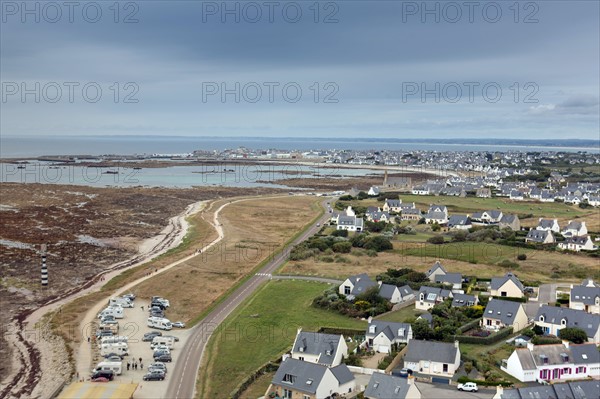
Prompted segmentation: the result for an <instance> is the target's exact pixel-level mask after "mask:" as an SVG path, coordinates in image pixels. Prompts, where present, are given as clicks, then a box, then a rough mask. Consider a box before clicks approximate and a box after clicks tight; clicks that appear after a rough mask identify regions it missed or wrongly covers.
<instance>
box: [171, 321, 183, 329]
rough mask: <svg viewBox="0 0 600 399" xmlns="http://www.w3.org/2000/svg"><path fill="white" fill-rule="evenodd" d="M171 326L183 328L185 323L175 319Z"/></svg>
mask: <svg viewBox="0 0 600 399" xmlns="http://www.w3.org/2000/svg"><path fill="white" fill-rule="evenodd" d="M173 327H177V328H185V323H184V322H183V321H176V322H175V323H173Z"/></svg>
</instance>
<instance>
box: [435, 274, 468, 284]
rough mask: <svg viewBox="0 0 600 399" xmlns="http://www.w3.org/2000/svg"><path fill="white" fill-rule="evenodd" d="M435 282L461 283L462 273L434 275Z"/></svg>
mask: <svg viewBox="0 0 600 399" xmlns="http://www.w3.org/2000/svg"><path fill="white" fill-rule="evenodd" d="M435 282H436V283H448V284H462V274H460V273H446V274H444V275H439V276H436V277H435Z"/></svg>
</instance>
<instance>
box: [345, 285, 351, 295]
mask: <svg viewBox="0 0 600 399" xmlns="http://www.w3.org/2000/svg"><path fill="white" fill-rule="evenodd" d="M344 295H350V287H348V286H347V285H345V286H344Z"/></svg>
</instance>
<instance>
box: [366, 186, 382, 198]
mask: <svg viewBox="0 0 600 399" xmlns="http://www.w3.org/2000/svg"><path fill="white" fill-rule="evenodd" d="M367 195H369V196H371V197H376V196H378V195H379V187H377V186H371V187H370V188H369V191H368V192H367Z"/></svg>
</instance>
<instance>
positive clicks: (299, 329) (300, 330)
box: [296, 327, 302, 335]
mask: <svg viewBox="0 0 600 399" xmlns="http://www.w3.org/2000/svg"><path fill="white" fill-rule="evenodd" d="M301 332H302V327H298V331H297V332H296V335H300V333H301Z"/></svg>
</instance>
